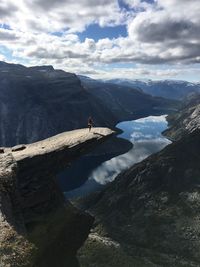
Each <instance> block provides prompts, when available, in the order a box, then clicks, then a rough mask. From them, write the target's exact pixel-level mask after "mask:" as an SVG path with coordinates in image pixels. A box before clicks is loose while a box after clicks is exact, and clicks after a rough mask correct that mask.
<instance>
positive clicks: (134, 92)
mask: <svg viewBox="0 0 200 267" xmlns="http://www.w3.org/2000/svg"><path fill="white" fill-rule="evenodd" d="M79 77H80V79H81V82H82V84H83V85H84V87H85V88H86V89H87V90H88V92H89V93H90V94H92V95H93V96H95V97H97V98H98V99H99V100H100V101H102V102H103V103H104V104H105V105H106V107H107V108H108V109H111V111H112V112H113V113H114V114H115V115H116V117H117V118H118V121H122V120H133V119H137V118H139V117H140V118H141V117H145V116H149V115H158V114H159V115H160V114H165V113H168V112H170V110H171V109H172V110H174V108H177V106H178V101H174V100H168V99H164V98H161V97H153V96H151V95H149V94H147V93H144V92H143V91H142V90H141V89H137V87H136V86H133V85H132V87H130V86H127V85H126V84H121V85H120V84H117V85H116V84H114V83H109V82H103V81H99V80H94V79H90V78H88V77H83V76H79Z"/></svg>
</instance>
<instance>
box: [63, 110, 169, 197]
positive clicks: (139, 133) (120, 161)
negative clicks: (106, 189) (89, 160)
mask: <svg viewBox="0 0 200 267" xmlns="http://www.w3.org/2000/svg"><path fill="white" fill-rule="evenodd" d="M117 127H118V128H120V129H122V130H123V133H122V134H121V135H119V137H122V138H125V139H128V140H129V141H130V142H132V143H133V148H132V149H131V150H130V151H129V152H127V153H125V154H123V155H120V156H117V157H115V158H112V159H111V160H108V161H105V162H104V163H102V164H100V165H99V166H98V167H97V168H96V169H94V170H93V171H91V172H90V173H89V175H88V179H87V180H86V182H85V183H84V184H83V185H82V186H80V187H79V188H76V189H74V190H71V191H68V192H65V195H66V197H68V198H73V197H77V196H83V195H86V194H88V193H90V192H92V191H94V190H97V189H99V188H101V187H103V186H104V185H105V184H106V183H108V182H111V181H113V180H114V179H115V177H116V176H117V175H118V174H119V173H120V172H121V171H123V170H125V169H127V168H129V167H131V166H132V165H133V164H135V163H138V162H140V161H142V160H143V159H145V158H146V157H148V156H149V155H151V154H153V153H155V152H158V151H160V150H161V149H163V148H164V147H165V146H166V145H168V144H169V143H170V141H169V140H168V139H166V138H165V137H164V136H162V134H161V133H162V131H164V130H165V129H166V128H167V121H166V116H165V115H163V116H149V117H146V118H142V119H138V120H134V121H126V122H121V123H119V124H118V125H117Z"/></svg>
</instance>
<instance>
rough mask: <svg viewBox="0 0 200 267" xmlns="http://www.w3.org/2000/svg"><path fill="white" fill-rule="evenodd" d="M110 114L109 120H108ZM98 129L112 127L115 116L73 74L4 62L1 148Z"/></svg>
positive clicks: (0, 67)
mask: <svg viewBox="0 0 200 267" xmlns="http://www.w3.org/2000/svg"><path fill="white" fill-rule="evenodd" d="M105 114H106V116H105ZM89 115H92V116H93V117H94V118H95V125H96V126H98V125H101V126H108V125H109V127H112V126H114V125H115V122H116V118H115V116H114V115H113V114H112V113H111V112H110V111H109V110H108V109H107V108H106V107H105V106H104V104H103V103H101V102H100V101H98V99H96V98H94V96H92V95H91V94H89V93H88V92H87V91H86V90H85V89H84V88H83V86H82V84H81V81H80V80H79V78H78V77H77V76H76V75H75V74H72V73H67V72H64V71H62V70H54V68H53V67H52V66H41V67H31V68H26V67H24V66H22V65H15V64H7V63H4V62H0V118H1V120H0V145H1V146H13V145H16V144H23V143H32V142H35V141H38V140H42V139H45V138H47V137H49V136H53V135H55V134H58V133H61V132H64V131H69V130H73V129H77V128H83V127H86V126H87V118H88V117H89Z"/></svg>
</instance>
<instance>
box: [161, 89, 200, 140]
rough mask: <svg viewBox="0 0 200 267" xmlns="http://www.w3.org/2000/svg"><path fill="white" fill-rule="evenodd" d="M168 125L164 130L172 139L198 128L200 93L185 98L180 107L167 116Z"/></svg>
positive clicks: (177, 138) (199, 125) (199, 126)
mask: <svg viewBox="0 0 200 267" xmlns="http://www.w3.org/2000/svg"><path fill="white" fill-rule="evenodd" d="M167 120H168V122H169V125H170V127H169V128H168V129H167V130H166V131H164V134H165V135H167V136H168V137H169V138H171V139H172V140H179V139H181V138H182V137H183V136H184V135H186V134H188V133H192V132H193V131H195V130H196V129H200V95H199V94H194V95H191V96H190V97H188V98H187V99H186V101H185V102H184V104H183V106H182V108H181V109H180V110H178V111H177V112H176V113H174V114H171V115H169V116H168V117H167Z"/></svg>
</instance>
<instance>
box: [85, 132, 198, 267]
mask: <svg viewBox="0 0 200 267" xmlns="http://www.w3.org/2000/svg"><path fill="white" fill-rule="evenodd" d="M199 147H200V130H196V131H194V132H193V133H191V134H189V135H186V136H185V137H184V138H182V139H181V140H180V141H177V142H175V143H172V144H171V145H169V146H167V147H166V148H165V149H164V150H163V151H161V152H159V153H157V154H155V155H152V156H150V157H149V158H147V159H146V160H144V161H143V162H141V163H139V164H137V165H135V166H133V167H132V168H130V169H129V170H127V171H125V172H123V173H121V174H120V175H119V176H118V177H117V178H116V180H115V181H114V182H112V183H111V184H109V185H108V186H107V188H106V189H105V190H104V191H103V192H101V193H100V194H98V195H97V196H96V197H93V198H90V200H89V201H88V202H87V201H86V203H85V207H87V208H88V209H89V210H90V211H91V212H92V213H93V214H94V215H95V217H96V227H95V228H94V230H93V231H94V234H95V235H96V236H100V238H98V240H97V239H96V241H94V240H93V241H92V238H90V239H89V240H88V241H87V242H86V245H85V246H84V248H83V249H82V254H80V259H81V262H82V266H84V267H85V266H87V263H88V262H90V264H91V265H92V264H94V266H97V267H98V266H103V262H104V263H105V261H104V258H103V254H104V255H105V254H106V255H107V257H106V261H107V264H106V266H109V267H110V266H117V267H118V266H119V267H120V266H160V267H161V266H166V267H167V266H188V267H189V266H195V267H198V266H200V251H199V247H200V226H199V220H200V212H199V207H200V192H199V185H200V165H199V162H200V153H199ZM91 203H92V204H91ZM107 239H110V240H111V241H113V242H115V243H117V244H118V247H116V246H113V245H106V244H105V241H106V240H107ZM101 240H103V241H101ZM91 251H92V252H91ZM101 253H102V254H101ZM84 255H89V256H88V259H87V257H84ZM94 255H95V257H94ZM118 255H120V257H119V256H118ZM115 257H116V260H115ZM97 259H98V260H97ZM109 260H110V261H109ZM123 260H124V261H123ZM123 264H125V265H123Z"/></svg>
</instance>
